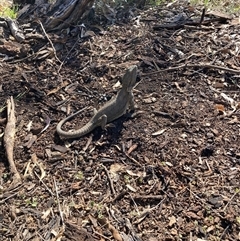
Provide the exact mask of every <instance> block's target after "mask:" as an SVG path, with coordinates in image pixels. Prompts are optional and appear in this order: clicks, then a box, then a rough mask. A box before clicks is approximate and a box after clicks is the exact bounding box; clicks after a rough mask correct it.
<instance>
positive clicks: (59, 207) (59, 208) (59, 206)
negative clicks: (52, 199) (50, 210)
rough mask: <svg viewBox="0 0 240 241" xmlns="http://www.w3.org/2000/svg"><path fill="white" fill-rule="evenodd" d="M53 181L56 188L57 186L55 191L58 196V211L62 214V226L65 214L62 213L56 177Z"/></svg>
mask: <svg viewBox="0 0 240 241" xmlns="http://www.w3.org/2000/svg"><path fill="white" fill-rule="evenodd" d="M53 181H54V186H55V191H56V196H57V203H58V210H59V213H60V217H61V220H62V224H63V225H64V220H63V213H62V209H61V205H60V202H59V196H58V188H57V183H56V180H55V177H53Z"/></svg>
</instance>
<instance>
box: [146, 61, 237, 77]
mask: <svg viewBox="0 0 240 241" xmlns="http://www.w3.org/2000/svg"><path fill="white" fill-rule="evenodd" d="M183 68H208V69H219V70H223V71H226V72H230V73H233V74H240V70H235V69H230V68H227V67H223V66H217V65H212V64H183V65H180V66H175V67H169V68H167V69H161V70H157V71H154V72H151V73H144V74H142V76H147V75H152V74H158V73H162V72H166V71H174V70H178V69H183Z"/></svg>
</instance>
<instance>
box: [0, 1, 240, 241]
mask: <svg viewBox="0 0 240 241" xmlns="http://www.w3.org/2000/svg"><path fill="white" fill-rule="evenodd" d="M178 7H179V6H178V5H171V6H168V9H167V8H166V7H165V8H163V7H161V8H160V7H159V8H154V9H148V10H145V11H143V10H141V11H140V10H135V11H134V12H133V13H132V14H133V16H132V17H131V19H129V20H128V21H125V22H123V21H117V22H116V23H114V24H111V25H110V24H108V25H107V26H105V27H100V26H92V27H90V26H87V28H89V29H87V30H88V31H90V30H91V32H88V34H89V36H85V37H81V36H80V32H78V33H77V34H76V35H75V36H74V34H73V32H70V33H69V34H68V35H67V34H66V33H64V34H62V35H60V34H59V35H56V34H54V33H49V34H48V38H46V36H45V35H44V34H43V33H42V32H41V31H40V32H41V33H42V34H43V35H42V36H43V38H42V39H40V38H38V39H33V38H32V39H30V38H29V39H26V40H25V42H24V43H21V46H20V47H19V44H18V46H17V47H19V48H20V49H21V48H22V46H23V45H24V44H25V46H27V48H26V49H28V51H27V52H24V54H23V55H21V53H22V52H21V51H20V52H6V53H5V55H4V56H3V55H2V56H1V59H2V60H1V63H0V101H1V108H0V109H1V116H0V119H1V126H0V127H1V131H2V134H1V138H2V139H3V137H2V136H3V133H4V130H5V126H6V121H5V119H4V118H6V116H7V115H6V101H7V99H8V98H9V97H10V96H13V98H14V103H15V115H16V119H17V121H16V134H15V143H14V162H15V165H16V167H17V170H18V172H19V173H20V175H21V179H22V181H21V184H20V185H18V186H13V185H12V183H13V181H14V180H12V177H13V174H12V173H11V172H10V169H9V165H8V160H7V156H6V152H5V147H4V144H3V141H2V144H1V152H0V159H1V162H0V177H1V179H0V181H1V182H0V188H1V189H0V203H1V208H0V236H1V235H2V238H1V240H9V241H10V240H88V241H89V240H144V241H147V240H150V241H157V240H198V241H200V240H240V226H239V223H240V202H239V198H240V197H239V178H240V150H239V144H240V132H239V126H240V122H239V106H240V95H239V82H238V79H239V73H240V66H239V60H240V59H239V30H240V28H239V25H238V24H234V21H233V20H232V19H228V18H220V19H219V18H218V20H216V21H213V19H216V18H217V16H216V14H212V15H209V16H208V18H209V19H210V20H211V21H209V22H208V23H206V24H203V25H202V26H198V25H194V24H191V23H188V24H185V23H184V24H182V23H181V24H179V19H180V18H181V17H184V16H190V15H191V16H193V15H194V17H198V18H200V17H201V11H199V9H197V8H191V9H190V7H188V6H186V7H181V8H178ZM174 9H175V10H174ZM176 19H178V20H176ZM192 19H193V18H191V21H192V23H194V21H195V20H192ZM169 23H171V24H169ZM160 24H165V27H164V28H163V27H161V26H159V25H160ZM166 24H167V25H168V26H166ZM173 25H174V26H173ZM153 27H155V28H154V29H153ZM88 34H87V35H88ZM63 36H64V37H63ZM49 40H51V41H52V42H53V44H54V47H55V50H56V52H54V51H53V50H52V48H51V44H50V42H49ZM12 41H13V40H12ZM13 42H14V41H13ZM17 47H16V48H17ZM8 51H9V49H8ZM44 51H45V52H44ZM11 54H12V55H11ZM45 54H46V55H45ZM6 56H7V57H6ZM56 56H57V58H56ZM10 57H12V58H10ZM133 64H136V65H137V66H138V77H137V84H136V86H135V89H134V91H133V94H134V98H135V111H134V112H133V113H129V112H128V113H126V114H125V115H124V116H122V117H121V118H119V119H117V120H115V121H113V122H112V123H111V124H110V125H108V126H107V128H106V129H105V130H102V129H101V128H96V129H95V130H94V131H92V132H91V133H89V134H87V135H86V136H84V137H81V138H79V139H75V140H63V139H61V138H60V137H59V136H58V135H57V133H56V125H57V123H58V122H59V121H60V120H61V119H62V118H65V117H66V116H68V115H69V114H71V113H73V112H75V111H77V110H79V109H82V108H84V107H89V109H87V110H85V111H83V112H82V113H80V114H79V115H78V116H76V117H75V118H74V119H72V120H70V121H69V122H67V123H66V124H65V125H64V129H65V130H71V129H77V128H80V127H81V126H83V125H84V123H86V122H87V121H88V120H89V118H90V117H91V116H92V114H93V113H92V110H93V108H97V109H98V108H99V106H102V105H103V103H105V102H106V101H108V100H109V99H111V98H112V97H113V96H115V95H116V93H117V91H118V90H119V88H120V82H119V81H121V77H122V75H123V74H124V72H125V71H126V69H127V68H128V67H129V66H130V65H133ZM190 64H191V65H192V66H190ZM188 65H189V66H188ZM208 65H214V66H215V67H210V66H208ZM216 66H220V67H224V68H227V69H226V70H225V71H224V70H222V69H220V68H217V67H216ZM171 68H174V69H171ZM158 70H161V71H158ZM229 70H234V71H229ZM156 71H158V72H156ZM153 72H155V73H153Z"/></svg>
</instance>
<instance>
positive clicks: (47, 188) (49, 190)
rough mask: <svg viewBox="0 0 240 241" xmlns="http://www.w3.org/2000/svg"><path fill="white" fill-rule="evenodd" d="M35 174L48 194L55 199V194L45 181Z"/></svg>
mask: <svg viewBox="0 0 240 241" xmlns="http://www.w3.org/2000/svg"><path fill="white" fill-rule="evenodd" d="M34 174H35V175H36V176H37V178H38V179H39V181H40V182H41V183H42V184H43V186H44V187H45V188H46V190H48V192H49V193H50V194H51V195H52V196H53V197H54V196H55V195H54V193H53V192H52V191H51V189H50V188H49V187H48V186H47V185H46V184H45V183H44V182H43V180H42V179H41V178H40V176H39V175H38V174H37V173H36V172H35V171H34Z"/></svg>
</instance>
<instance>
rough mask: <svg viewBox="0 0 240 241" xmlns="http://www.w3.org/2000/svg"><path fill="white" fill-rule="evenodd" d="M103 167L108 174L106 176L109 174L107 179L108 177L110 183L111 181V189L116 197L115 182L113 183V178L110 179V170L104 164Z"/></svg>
mask: <svg viewBox="0 0 240 241" xmlns="http://www.w3.org/2000/svg"><path fill="white" fill-rule="evenodd" d="M101 166H102V167H103V168H104V170H105V172H106V174H107V177H108V181H109V184H110V188H111V191H112V194H113V195H114V196H115V194H116V191H115V189H114V186H113V181H112V179H111V177H110V175H109V172H108V169H107V168H106V167H105V166H104V165H103V164H101Z"/></svg>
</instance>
